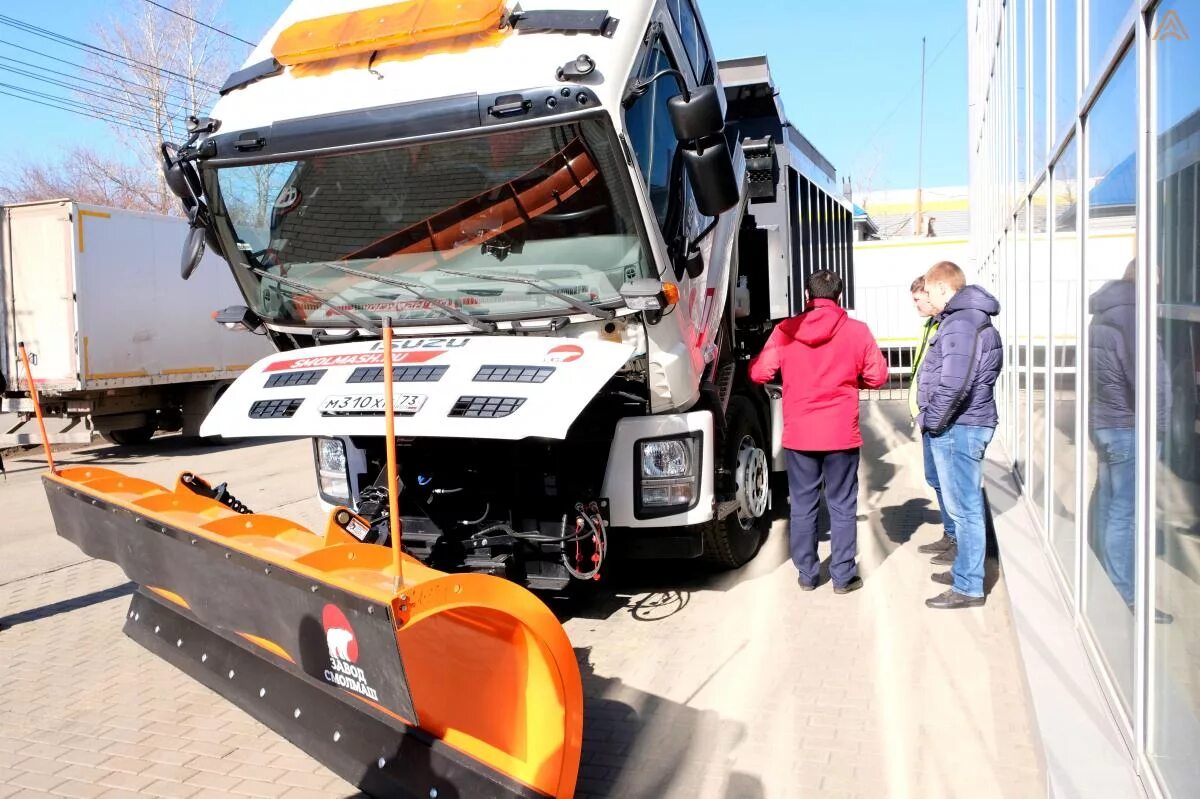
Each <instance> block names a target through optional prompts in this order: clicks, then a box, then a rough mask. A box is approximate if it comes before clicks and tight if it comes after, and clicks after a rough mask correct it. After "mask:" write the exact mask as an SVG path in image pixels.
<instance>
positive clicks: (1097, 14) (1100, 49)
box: [1086, 0, 1130, 82]
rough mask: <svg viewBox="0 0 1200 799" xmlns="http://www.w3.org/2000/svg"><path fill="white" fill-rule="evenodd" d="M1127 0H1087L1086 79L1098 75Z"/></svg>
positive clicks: (1124, 12) (1123, 15) (1121, 18)
mask: <svg viewBox="0 0 1200 799" xmlns="http://www.w3.org/2000/svg"><path fill="white" fill-rule="evenodd" d="M1129 8H1130V2H1129V0H1088V71H1087V76H1086V78H1087V80H1088V81H1089V82H1090V81H1094V80H1095V79H1096V78H1097V77H1099V74H1098V73H1099V72H1100V68H1101V67H1102V66H1103V65H1104V63H1105V61H1104V56H1105V55H1106V54H1107V53H1108V48H1109V47H1110V46H1111V45H1112V42H1113V39H1115V38H1116V36H1117V29H1118V28H1119V27H1120V25H1121V22H1123V21H1124V19H1125V14H1126V13H1127V12H1128V11H1129Z"/></svg>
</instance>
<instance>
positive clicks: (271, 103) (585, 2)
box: [211, 0, 654, 133]
mask: <svg viewBox="0 0 1200 799" xmlns="http://www.w3.org/2000/svg"><path fill="white" fill-rule="evenodd" d="M385 5H387V3H386V2H380V1H379V0H293V2H292V3H291V5H289V6H288V7H287V9H286V10H285V11H284V13H283V15H282V16H281V17H280V18H279V19H278V20H277V21H276V22H275V24H274V25H273V26H272V27H271V29H270V30H269V31H268V32H267V33H266V35H265V36H264V37H263V39H262V41H261V42H259V44H258V46H257V47H255V49H254V51H253V52H252V53H251V54H250V56H249V58H248V59H247V60H246V67H251V66H253V65H256V64H259V63H260V62H264V61H267V62H269V60H270V59H272V58H273V57H274V54H273V52H272V48H273V47H274V46H275V44H276V42H277V40H278V39H279V37H280V34H281V33H283V32H284V31H285V30H287V29H288V28H289V27H291V26H292V25H294V24H296V23H300V22H303V21H305V20H312V19H316V18H320V17H328V16H330V15H337V14H346V13H350V12H355V11H361V10H364V9H370V8H374V7H377V6H385ZM506 5H507V8H506V11H505V14H506V15H507V14H509V13H511V12H512V11H513V10H514V7H515V6H516V5H517V4H516V2H515V0H508V2H507V3H506ZM597 5H598V4H597V3H596V2H595V0H540V2H539V0H533V2H529V0H523V1H522V2H521V3H520V8H521V10H522V11H523V12H527V13H528V12H533V11H539V10H564V11H585V10H595V9H596V7H597ZM602 5H604V6H605V7H607V10H608V14H609V16H610V17H612V18H614V19H615V20H617V22H616V25H615V29H613V30H612V31H611V35H596V34H582V33H564V32H521V31H520V30H516V31H512V30H509V31H507V32H505V33H503V34H502V35H489V36H486V37H478V38H477V39H476V40H475V41H474V42H471V41H467V42H465V43H464V42H463V41H462V40H446V42H445V43H443V44H441V45H440V46H439V45H438V44H436V43H433V44H429V45H426V46H412V47H407V48H403V47H393V48H391V49H381V50H379V51H378V52H377V53H374V54H373V53H369V52H367V53H359V54H354V55H348V56H342V57H340V58H336V59H330V60H325V61H318V62H314V63H300V64H295V65H292V66H287V67H285V68H284V70H283V71H282V73H280V74H277V75H273V76H271V77H266V78H263V79H261V80H258V81H255V82H252V83H249V84H247V85H245V86H242V87H241V88H236V89H233V90H231V91H229V92H228V93H227V94H225V95H224V96H222V97H221V98H220V99H219V100H218V101H217V103H216V105H215V106H214V107H213V109H212V112H211V115H212V116H213V117H214V118H215V119H218V120H220V122H221V131H222V132H223V133H224V132H227V131H236V130H247V129H252V128H256V127H262V126H266V125H269V124H271V123H272V122H275V121H279V120H285V119H296V118H303V117H312V116H321V115H326V114H336V113H342V112H348V111H355V110H359V109H366V108H374V107H379V106H390V105H396V104H399V103H406V102H413V101H419V100H429V99H434V98H440V97H454V96H461V95H475V94H480V95H487V94H494V93H500V92H515V91H521V90H523V89H531V88H538V87H552V86H555V85H557V84H558V81H557V79H556V72H557V70H558V68H559V67H561V66H563V65H564V64H566V63H567V62H570V61H573V60H574V59H575V58H576V57H577V56H579V55H581V54H585V53H586V54H587V55H589V56H590V57H591V58H592V59H594V61H595V63H596V68H595V71H594V72H593V73H592V74H591V75H588V76H586V77H585V78H582V79H579V80H578V81H576V82H578V83H583V84H585V85H587V86H588V87H589V88H591V89H592V90H593V91H594V92H595V94H596V96H597V97H598V98H599V100H600V102H601V104H602V105H604V106H605V107H609V108H613V107H615V106H616V105H617V103H618V102H619V101H620V96H621V93H622V92H623V90H624V88H625V86H624V81H625V77H626V76H627V75H628V73H629V70H630V63H631V61H632V59H633V58H634V56H635V55H636V53H637V52H638V50H639V48H640V46H641V43H642V37H643V35H644V33H645V30H646V26H647V25H648V24H649V21H650V12H651V10H652V9H653V7H654V3H653V0H608V1H607V2H605V3H603V4H602Z"/></svg>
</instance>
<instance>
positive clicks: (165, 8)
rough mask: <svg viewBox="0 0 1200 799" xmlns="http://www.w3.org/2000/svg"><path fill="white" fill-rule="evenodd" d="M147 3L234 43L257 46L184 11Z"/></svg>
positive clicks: (148, 1) (152, 0) (152, 1)
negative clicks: (214, 32)
mask: <svg viewBox="0 0 1200 799" xmlns="http://www.w3.org/2000/svg"><path fill="white" fill-rule="evenodd" d="M146 2H147V3H149V4H150V5H152V6H154V7H155V8H161V9H162V10H163V11H167V12H170V13H172V14H174V15H175V16H177V17H183V18H184V19H187V20H191V21H192V22H194V23H196V24H197V25H199V26H200V27H202V28H208V29H209V30H210V31H216V32H217V33H219V34H221V35H222V36H228V37H229V38H230V39H233V40H234V41H238V42H241V43H242V44H248V45H250V46H251V47H254V46H255V44H254V42H248V41H246V40H245V39H243V38H242V37H241V36H234V35H233V34H232V33H230V32H228V31H223V30H221V29H220V28H218V27H216V26H214V25H209V24H208V23H207V22H201V21H200V20H198V19H196V18H195V17H189V16H188V15H187V14H184V13H183V12H182V11H176V10H175V9H173V8H168V7H167V6H164V5H163V4H162V3H156V2H154V0H146Z"/></svg>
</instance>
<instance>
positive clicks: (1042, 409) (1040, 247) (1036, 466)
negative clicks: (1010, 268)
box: [1028, 181, 1050, 524]
mask: <svg viewBox="0 0 1200 799" xmlns="http://www.w3.org/2000/svg"><path fill="white" fill-rule="evenodd" d="M1049 215H1050V188H1049V185H1048V184H1047V183H1046V182H1045V181H1043V182H1042V185H1041V186H1040V187H1039V188H1038V190H1037V191H1036V192H1035V193H1034V195H1033V207H1032V209H1031V211H1030V217H1031V218H1030V226H1031V227H1030V234H1031V241H1032V248H1031V250H1030V263H1029V306H1030V311H1031V313H1030V320H1029V344H1030V346H1029V360H1030V376H1029V390H1030V392H1031V394H1032V400H1033V410H1032V412H1031V413H1030V416H1029V483H1028V485H1029V497H1030V499H1032V500H1033V505H1034V507H1035V508H1036V509H1037V518H1038V519H1041V520H1042V521H1043V524H1045V518H1046V497H1045V493H1044V492H1045V489H1046V352H1047V344H1048V343H1049V334H1050V235H1049V229H1048V228H1049V226H1048V224H1047V223H1048V222H1049Z"/></svg>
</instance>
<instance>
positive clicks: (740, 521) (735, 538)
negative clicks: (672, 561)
mask: <svg viewBox="0 0 1200 799" xmlns="http://www.w3.org/2000/svg"><path fill="white" fill-rule="evenodd" d="M766 443H767V442H766V439H765V438H764V437H763V433H762V426H761V425H760V424H759V422H758V417H757V415H756V414H755V412H754V405H753V403H751V402H750V400H748V399H746V398H745V397H733V398H732V399H730V401H729V411H728V414H727V416H726V436H725V447H724V450H725V451H724V452H722V453H721V457H722V464H723V466H724V468H725V469H727V470H728V471H729V472H730V473H731V474H732V475H734V479H735V481H736V484H737V485H736V498H737V502H738V506H737V509H736V510H735V511H734V512H733V513H730V514H729V515H728V516H726V517H725V518H724V519H713V520H711V521H709V522H706V523H704V524H703V525H701V532H702V534H703V536H704V558H705V559H706V560H708V561H710V562H712V563H715V564H716V565H718V566H721V567H722V568H726V569H736V568H738V567H739V566H742V565H744V564H745V563H747V562H748V561H750V560H751V559H752V558H753V557H754V556H755V555H756V554H758V550H759V548H760V547H762V544H763V541H764V540H765V539H766V537H767V532H768V530H769V528H770V519H769V518H768V516H767V497H768V492H769V480H770V465H769V462H768V459H767V454H766V451H765V450H764V448H763V447H764V445H765V444H766Z"/></svg>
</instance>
